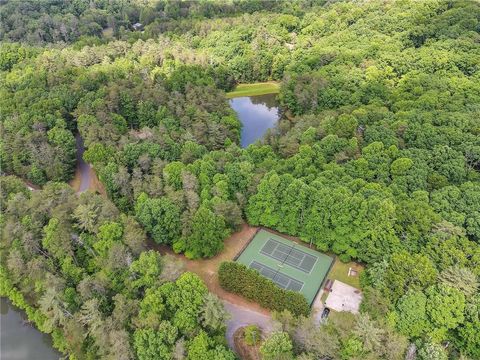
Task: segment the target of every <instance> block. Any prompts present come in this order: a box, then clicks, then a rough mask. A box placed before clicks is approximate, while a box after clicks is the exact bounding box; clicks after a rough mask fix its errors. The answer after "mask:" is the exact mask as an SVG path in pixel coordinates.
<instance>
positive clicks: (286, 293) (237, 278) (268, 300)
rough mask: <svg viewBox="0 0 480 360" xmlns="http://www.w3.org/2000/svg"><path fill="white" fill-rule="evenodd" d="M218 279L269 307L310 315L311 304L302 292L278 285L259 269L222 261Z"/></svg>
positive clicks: (231, 289)
mask: <svg viewBox="0 0 480 360" xmlns="http://www.w3.org/2000/svg"><path fill="white" fill-rule="evenodd" d="M218 280H219V282H220V286H221V287H222V288H223V289H225V290H227V291H230V292H233V293H235V294H240V295H242V296H244V297H245V298H247V299H249V300H252V301H255V302H258V303H259V304H260V305H262V306H263V307H265V308H267V309H271V310H276V311H283V310H288V311H290V312H291V313H292V314H294V315H296V316H298V315H308V313H309V312H310V306H309V304H308V303H307V300H306V299H305V297H304V296H303V295H302V294H300V293H298V292H294V291H290V290H284V289H282V288H280V287H278V286H277V285H275V283H274V282H273V281H271V280H270V279H267V278H266V277H264V276H262V275H260V273H259V272H258V271H257V270H254V269H249V268H248V267H246V266H245V265H243V264H240V263H237V262H223V263H221V264H220V267H219V269H218Z"/></svg>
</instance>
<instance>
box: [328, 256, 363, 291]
mask: <svg viewBox="0 0 480 360" xmlns="http://www.w3.org/2000/svg"><path fill="white" fill-rule="evenodd" d="M350 268H352V269H353V270H355V271H356V272H357V274H356V275H355V276H348V269H350ZM362 271H363V266H362V265H360V264H357V263H355V262H349V263H343V262H341V261H340V260H338V258H337V259H336V261H335V263H334V264H333V266H332V270H330V273H329V274H328V278H329V279H332V280H338V281H341V282H343V283H345V284H348V285H350V286H353V287H355V288H357V289H360V273H361V272H362Z"/></svg>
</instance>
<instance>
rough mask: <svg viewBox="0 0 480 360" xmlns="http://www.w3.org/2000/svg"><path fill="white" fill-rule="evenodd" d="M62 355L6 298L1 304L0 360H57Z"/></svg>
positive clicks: (48, 338)
mask: <svg viewBox="0 0 480 360" xmlns="http://www.w3.org/2000/svg"><path fill="white" fill-rule="evenodd" d="M60 357H61V354H60V353H59V352H57V351H56V350H55V349H54V348H53V347H52V339H51V338H50V336H49V335H46V334H43V333H41V332H40V331H38V330H37V329H35V327H33V325H30V324H28V323H27V316H26V315H25V313H24V312H23V311H21V310H20V309H18V308H16V307H15V306H14V305H12V303H11V302H10V301H9V300H8V299H5V298H1V303H0V359H2V360H4V359H5V360H7V359H8V360H57V359H59V358H60Z"/></svg>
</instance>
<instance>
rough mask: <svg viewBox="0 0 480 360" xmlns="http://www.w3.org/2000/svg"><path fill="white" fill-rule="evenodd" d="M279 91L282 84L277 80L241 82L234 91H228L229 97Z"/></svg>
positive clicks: (276, 92)
mask: <svg viewBox="0 0 480 360" xmlns="http://www.w3.org/2000/svg"><path fill="white" fill-rule="evenodd" d="M279 92H280V84H279V83H277V82H275V81H268V82H262V83H253V84H239V85H237V87H236V88H235V89H234V90H233V91H231V92H229V93H227V99H232V98H236V97H243V96H255V95H265V94H278V93H279Z"/></svg>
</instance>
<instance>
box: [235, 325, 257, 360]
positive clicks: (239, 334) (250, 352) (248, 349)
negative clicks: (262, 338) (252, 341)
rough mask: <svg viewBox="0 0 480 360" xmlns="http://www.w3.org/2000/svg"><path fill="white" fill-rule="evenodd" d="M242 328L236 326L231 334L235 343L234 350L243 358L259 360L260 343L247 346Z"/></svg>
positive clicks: (244, 359) (245, 359)
mask: <svg viewBox="0 0 480 360" xmlns="http://www.w3.org/2000/svg"><path fill="white" fill-rule="evenodd" d="M243 331H244V328H243V327H241V328H238V329H237V330H236V331H235V333H234V334H233V341H234V343H235V350H236V352H237V354H238V356H240V358H241V359H243V360H259V359H260V344H257V345H255V346H249V345H247V344H246V343H245V340H244V333H243Z"/></svg>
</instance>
